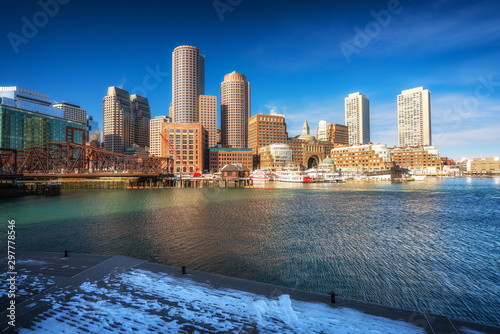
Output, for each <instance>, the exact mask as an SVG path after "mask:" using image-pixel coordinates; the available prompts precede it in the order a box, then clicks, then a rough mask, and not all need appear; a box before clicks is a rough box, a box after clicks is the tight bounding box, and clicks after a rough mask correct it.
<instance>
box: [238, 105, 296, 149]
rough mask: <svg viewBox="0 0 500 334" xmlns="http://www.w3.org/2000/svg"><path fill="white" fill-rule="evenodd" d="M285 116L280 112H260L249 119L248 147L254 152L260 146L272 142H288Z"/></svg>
mask: <svg viewBox="0 0 500 334" xmlns="http://www.w3.org/2000/svg"><path fill="white" fill-rule="evenodd" d="M287 141H288V133H287V132H286V123H285V116H284V115H278V114H270V115H262V114H258V115H255V116H253V117H251V118H250V119H249V120H248V147H249V148H251V149H252V152H253V154H258V152H259V148H261V147H263V146H267V145H271V144H287Z"/></svg>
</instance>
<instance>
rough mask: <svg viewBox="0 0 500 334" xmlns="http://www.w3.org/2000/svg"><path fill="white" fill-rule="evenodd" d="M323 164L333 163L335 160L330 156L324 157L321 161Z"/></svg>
mask: <svg viewBox="0 0 500 334" xmlns="http://www.w3.org/2000/svg"><path fill="white" fill-rule="evenodd" d="M321 164H322V165H333V160H332V159H330V158H329V157H326V158H324V159H323V161H322V162H321Z"/></svg>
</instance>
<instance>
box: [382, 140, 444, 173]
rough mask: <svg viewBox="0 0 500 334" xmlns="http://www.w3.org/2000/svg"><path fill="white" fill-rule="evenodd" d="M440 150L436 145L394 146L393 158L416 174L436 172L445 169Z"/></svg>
mask: <svg viewBox="0 0 500 334" xmlns="http://www.w3.org/2000/svg"><path fill="white" fill-rule="evenodd" d="M439 155H440V153H439V150H437V149H436V147H435V146H414V147H409V146H406V147H394V148H393V149H391V159H392V161H393V162H394V163H395V164H396V165H397V166H399V167H402V168H406V169H409V170H411V171H413V172H415V174H436V173H439V172H440V171H442V170H443V163H442V162H441V158H440V156H439Z"/></svg>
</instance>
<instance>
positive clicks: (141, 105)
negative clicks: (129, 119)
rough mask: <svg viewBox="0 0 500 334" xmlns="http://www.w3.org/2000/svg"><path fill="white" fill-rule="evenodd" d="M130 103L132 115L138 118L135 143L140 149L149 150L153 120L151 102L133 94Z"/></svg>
mask: <svg viewBox="0 0 500 334" xmlns="http://www.w3.org/2000/svg"><path fill="white" fill-rule="evenodd" d="M130 103H131V107H132V111H133V112H132V113H133V114H135V116H136V118H137V127H136V131H135V138H134V139H135V140H134V142H135V143H136V144H137V145H139V146H140V147H143V148H145V147H147V148H149V146H150V140H149V138H150V137H149V121H150V120H151V108H150V107H149V101H148V99H147V98H145V97H142V96H139V95H137V94H133V95H130Z"/></svg>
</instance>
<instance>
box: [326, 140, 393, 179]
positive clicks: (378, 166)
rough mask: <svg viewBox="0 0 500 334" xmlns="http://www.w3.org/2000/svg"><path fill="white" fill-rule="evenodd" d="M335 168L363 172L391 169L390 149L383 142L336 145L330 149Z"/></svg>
mask: <svg viewBox="0 0 500 334" xmlns="http://www.w3.org/2000/svg"><path fill="white" fill-rule="evenodd" d="M330 157H331V159H332V160H333V163H334V165H335V167H336V168H337V169H340V170H341V171H344V172H351V173H363V172H372V171H379V170H387V169H391V168H392V167H393V166H394V163H393V162H392V161H391V150H390V149H389V148H387V146H386V145H385V144H368V145H358V146H348V147H338V148H334V149H332V150H331V151H330Z"/></svg>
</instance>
